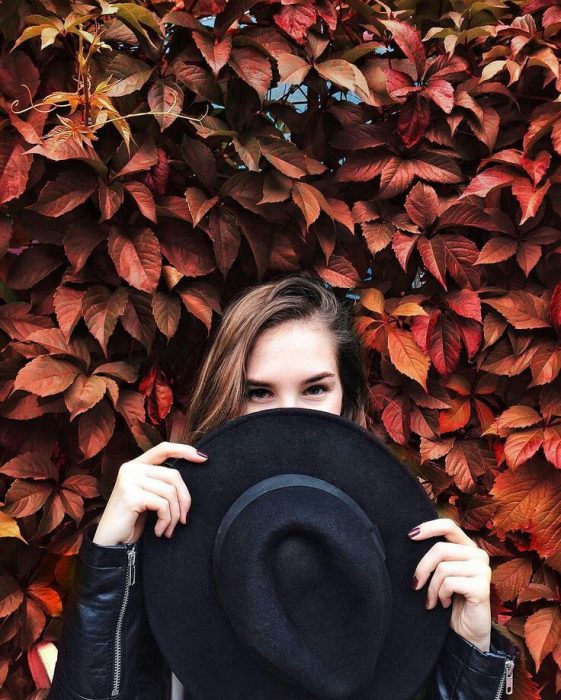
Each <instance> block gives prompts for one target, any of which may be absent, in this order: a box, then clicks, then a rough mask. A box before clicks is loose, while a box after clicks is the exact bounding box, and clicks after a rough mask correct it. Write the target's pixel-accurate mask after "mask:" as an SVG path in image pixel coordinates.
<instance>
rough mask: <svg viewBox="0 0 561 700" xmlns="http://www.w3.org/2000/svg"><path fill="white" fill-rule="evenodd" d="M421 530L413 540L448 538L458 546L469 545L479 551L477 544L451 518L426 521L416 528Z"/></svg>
mask: <svg viewBox="0 0 561 700" xmlns="http://www.w3.org/2000/svg"><path fill="white" fill-rule="evenodd" d="M414 527H418V528H420V532H419V533H417V534H416V535H412V536H411V539H413V540H423V539H426V538H427V537H438V536H443V537H446V539H447V540H449V541H450V542H455V543H457V544H467V545H468V546H470V547H475V548H477V549H479V547H478V546H477V544H476V543H475V542H474V541H473V540H472V539H471V538H470V537H468V535H466V533H465V532H464V531H463V530H462V528H461V527H460V526H459V525H458V524H457V523H455V522H454V521H453V520H452V519H451V518H436V519H435V520H425V522H423V523H419V524H418V525H416V526H414Z"/></svg>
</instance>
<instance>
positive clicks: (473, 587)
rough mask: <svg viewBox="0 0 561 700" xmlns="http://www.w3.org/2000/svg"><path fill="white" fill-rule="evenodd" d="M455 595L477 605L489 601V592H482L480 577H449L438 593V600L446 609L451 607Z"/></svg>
mask: <svg viewBox="0 0 561 700" xmlns="http://www.w3.org/2000/svg"><path fill="white" fill-rule="evenodd" d="M454 593H457V594H458V595H463V596H465V597H466V598H467V599H468V600H470V601H471V602H473V603H477V604H479V603H481V602H482V601H485V600H488V599H489V595H488V592H486V591H485V590H482V586H481V580H480V578H479V577H478V576H447V577H446V578H445V579H444V581H443V582H442V585H441V586H440V590H439V592H438V598H439V599H440V600H441V601H442V604H443V605H444V607H448V606H449V605H450V603H451V602H452V596H453V595H454ZM445 603H446V604H445ZM428 607H431V606H428Z"/></svg>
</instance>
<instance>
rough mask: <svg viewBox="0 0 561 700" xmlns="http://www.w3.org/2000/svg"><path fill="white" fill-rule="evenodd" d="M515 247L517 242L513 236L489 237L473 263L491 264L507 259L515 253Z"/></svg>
mask: <svg viewBox="0 0 561 700" xmlns="http://www.w3.org/2000/svg"><path fill="white" fill-rule="evenodd" d="M517 248H518V243H517V241H516V239H514V238H509V237H507V236H497V237H496V238H491V240H489V241H487V243H485V245H484V246H483V248H482V249H481V251H480V253H479V255H478V257H477V260H476V261H475V265H492V264H493V263H498V262H503V260H508V259H509V258H511V257H512V256H513V255H514V253H516V249H517Z"/></svg>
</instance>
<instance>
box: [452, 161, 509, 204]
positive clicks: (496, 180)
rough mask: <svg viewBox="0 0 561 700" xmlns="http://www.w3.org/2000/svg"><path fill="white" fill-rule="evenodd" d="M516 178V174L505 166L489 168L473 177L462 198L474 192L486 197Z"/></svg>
mask: <svg viewBox="0 0 561 700" xmlns="http://www.w3.org/2000/svg"><path fill="white" fill-rule="evenodd" d="M515 179H516V176H515V175H513V174H512V173H511V172H509V171H508V170H504V169H503V168H488V169H487V170H485V171H484V172H482V173H479V175H476V176H475V177H474V178H473V180H472V181H471V182H470V183H469V185H468V186H467V187H466V188H465V190H464V191H463V192H462V194H461V195H460V199H462V198H463V197H467V196H469V195H472V194H476V195H477V196H478V197H485V196H486V195H487V194H489V192H491V191H492V190H494V189H495V188H497V187H507V186H508V185H512V183H513V182H514V180H515Z"/></svg>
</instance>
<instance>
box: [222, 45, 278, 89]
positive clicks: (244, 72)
mask: <svg viewBox="0 0 561 700" xmlns="http://www.w3.org/2000/svg"><path fill="white" fill-rule="evenodd" d="M229 65H230V66H231V67H232V68H233V69H234V70H235V71H236V73H237V74H238V75H239V76H240V78H241V79H242V80H243V81H244V82H246V83H247V84H248V85H250V86H251V87H252V88H253V89H254V90H255V92H256V93H257V94H258V95H259V98H260V99H261V101H263V100H264V99H265V95H266V94H267V90H268V89H269V87H270V85H271V81H272V80H273V71H272V69H271V64H270V63H269V60H268V59H267V58H265V56H263V54H262V53H260V52H259V51H257V50H256V49H252V48H250V47H242V48H236V49H232V53H231V56H230V62H229Z"/></svg>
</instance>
